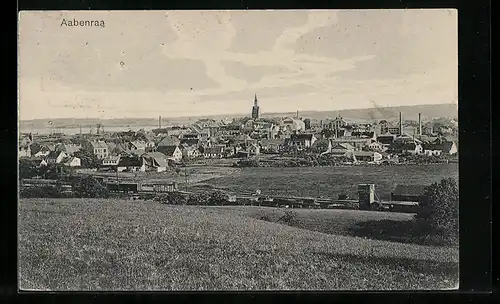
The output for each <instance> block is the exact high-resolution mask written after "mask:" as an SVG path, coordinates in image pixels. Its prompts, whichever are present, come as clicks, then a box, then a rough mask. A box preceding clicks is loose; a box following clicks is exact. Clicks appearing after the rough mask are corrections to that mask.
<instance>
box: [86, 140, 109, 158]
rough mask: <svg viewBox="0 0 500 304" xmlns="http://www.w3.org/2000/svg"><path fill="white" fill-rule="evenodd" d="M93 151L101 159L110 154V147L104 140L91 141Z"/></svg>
mask: <svg viewBox="0 0 500 304" xmlns="http://www.w3.org/2000/svg"><path fill="white" fill-rule="evenodd" d="M90 145H91V146H92V150H93V151H92V152H93V153H94V155H95V156H97V158H99V159H104V158H106V157H107V156H108V155H109V147H108V145H107V144H106V143H105V142H104V141H100V140H99V141H90Z"/></svg>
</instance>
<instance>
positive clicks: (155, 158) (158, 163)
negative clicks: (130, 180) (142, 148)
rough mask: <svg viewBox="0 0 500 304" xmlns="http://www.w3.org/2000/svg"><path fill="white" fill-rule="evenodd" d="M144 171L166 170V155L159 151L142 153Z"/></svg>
mask: <svg viewBox="0 0 500 304" xmlns="http://www.w3.org/2000/svg"><path fill="white" fill-rule="evenodd" d="M142 158H143V160H144V164H145V169H146V171H151V170H153V171H156V172H163V171H166V170H167V167H168V160H167V156H166V155H165V154H163V153H161V152H149V153H144V154H143V155H142Z"/></svg>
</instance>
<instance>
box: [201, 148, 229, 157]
mask: <svg viewBox="0 0 500 304" xmlns="http://www.w3.org/2000/svg"><path fill="white" fill-rule="evenodd" d="M223 156H224V147H222V146H213V147H206V148H205V149H204V151H203V157H205V158H222V157H223Z"/></svg>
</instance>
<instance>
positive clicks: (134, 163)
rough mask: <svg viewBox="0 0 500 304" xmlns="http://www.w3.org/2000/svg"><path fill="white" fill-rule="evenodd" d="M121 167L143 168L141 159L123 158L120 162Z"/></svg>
mask: <svg viewBox="0 0 500 304" xmlns="http://www.w3.org/2000/svg"><path fill="white" fill-rule="evenodd" d="M118 166H119V167H140V166H142V159H141V158H139V157H130V156H129V157H121V158H120V161H119V162H118Z"/></svg>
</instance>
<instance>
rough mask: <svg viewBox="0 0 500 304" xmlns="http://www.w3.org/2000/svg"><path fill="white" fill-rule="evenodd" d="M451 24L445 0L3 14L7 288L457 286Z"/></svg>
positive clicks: (454, 54)
mask: <svg viewBox="0 0 500 304" xmlns="http://www.w3.org/2000/svg"><path fill="white" fill-rule="evenodd" d="M457 43H458V33H457V11H456V10H445V9H439V10H424V9H418V10H260V11H252V10H247V11H238V10H232V11H213V10H212V11H22V12H20V14H19V58H18V60H19V61H18V64H19V101H18V102H19V103H18V109H19V142H18V155H19V158H18V160H19V161H18V162H19V174H18V175H19V176H18V178H19V203H18V210H19V218H18V223H19V224H18V225H19V226H18V240H19V247H18V261H19V271H18V279H19V286H20V289H21V290H39V291H45V290H51V291H68V290H71V291H84V290H85V291H99V290H106V291H115V290H116V291H120V290H136V291H141V290H156V291H198V290H205V291H207V290H242V291H256V290H443V289H457V288H458V279H459V267H458V255H459V254H458V251H459V250H458V249H459V244H458V204H459V202H458V146H459V143H458V128H459V127H458V125H459V122H458V97H457V95H458V89H457V86H458V80H457V78H458V76H457V70H458V55H457V53H458V52H457V48H458V47H457Z"/></svg>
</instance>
